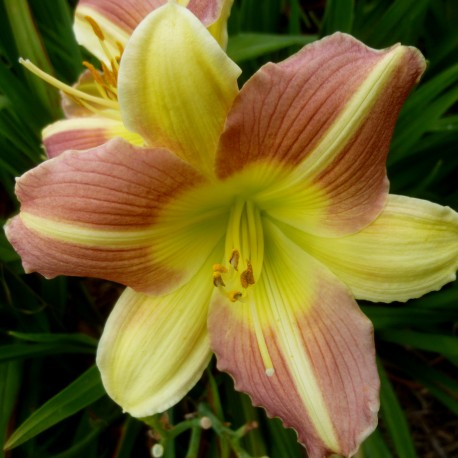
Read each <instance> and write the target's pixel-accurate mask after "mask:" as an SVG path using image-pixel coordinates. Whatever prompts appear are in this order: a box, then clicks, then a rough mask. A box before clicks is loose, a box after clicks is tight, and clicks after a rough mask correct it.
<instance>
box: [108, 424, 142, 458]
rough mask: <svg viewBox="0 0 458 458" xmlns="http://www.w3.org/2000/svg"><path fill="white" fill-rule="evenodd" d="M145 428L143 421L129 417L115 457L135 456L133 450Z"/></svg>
mask: <svg viewBox="0 0 458 458" xmlns="http://www.w3.org/2000/svg"><path fill="white" fill-rule="evenodd" d="M143 428H144V425H143V423H141V422H140V421H138V420H137V419H135V418H132V417H128V418H127V420H126V421H125V422H124V425H123V428H122V432H121V440H120V443H119V446H118V450H117V453H116V457H115V458H131V457H132V456H133V455H132V450H133V448H134V445H135V442H136V441H137V438H138V435H139V434H140V432H141V431H142V429H143Z"/></svg>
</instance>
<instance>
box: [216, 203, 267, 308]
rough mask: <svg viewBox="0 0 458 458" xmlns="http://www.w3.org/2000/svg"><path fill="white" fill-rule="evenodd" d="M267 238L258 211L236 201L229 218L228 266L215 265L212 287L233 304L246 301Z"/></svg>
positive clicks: (226, 248) (249, 205) (227, 238)
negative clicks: (217, 289)
mask: <svg viewBox="0 0 458 458" xmlns="http://www.w3.org/2000/svg"><path fill="white" fill-rule="evenodd" d="M263 253H264V236H263V230H262V221H261V215H260V212H259V209H258V208H257V207H256V206H255V205H254V204H253V202H251V201H249V200H245V199H241V198H237V199H236V201H235V203H234V205H233V207H232V210H231V214H230V216H229V220H228V226H227V232H226V244H225V261H226V262H227V265H225V264H215V265H214V266H213V284H214V285H215V286H216V287H217V288H219V289H220V290H221V292H223V294H224V295H225V296H227V298H228V299H229V300H230V301H231V302H236V301H242V302H245V301H246V300H247V297H248V294H249V288H250V287H252V286H253V285H254V284H255V283H256V281H257V279H258V278H259V275H260V274H261V270H262V262H263Z"/></svg>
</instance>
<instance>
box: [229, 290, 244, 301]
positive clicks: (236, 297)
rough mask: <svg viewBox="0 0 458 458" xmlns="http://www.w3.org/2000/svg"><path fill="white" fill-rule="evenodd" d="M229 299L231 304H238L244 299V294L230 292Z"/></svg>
mask: <svg viewBox="0 0 458 458" xmlns="http://www.w3.org/2000/svg"><path fill="white" fill-rule="evenodd" d="M227 297H228V298H229V300H230V301H231V302H237V301H238V300H239V299H241V297H242V293H241V292H240V291H235V290H234V291H229V292H228V293H227Z"/></svg>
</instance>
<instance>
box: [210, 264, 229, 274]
mask: <svg viewBox="0 0 458 458" xmlns="http://www.w3.org/2000/svg"><path fill="white" fill-rule="evenodd" d="M213 272H219V273H221V274H225V273H227V269H226V267H224V266H223V265H222V264H213Z"/></svg>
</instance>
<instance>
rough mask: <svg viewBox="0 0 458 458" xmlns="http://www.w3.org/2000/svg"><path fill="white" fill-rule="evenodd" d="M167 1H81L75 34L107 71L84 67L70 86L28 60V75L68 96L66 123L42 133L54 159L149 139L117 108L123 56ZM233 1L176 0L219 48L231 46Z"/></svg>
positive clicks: (75, 23) (65, 106) (77, 13)
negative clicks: (121, 141)
mask: <svg viewBox="0 0 458 458" xmlns="http://www.w3.org/2000/svg"><path fill="white" fill-rule="evenodd" d="M167 1H168V0H80V1H79V3H78V6H77V8H76V10H75V22H74V31H75V36H76V38H77V40H78V42H79V43H80V44H81V45H82V46H84V47H86V48H87V49H88V51H90V52H91V53H92V54H93V55H94V56H95V57H96V58H97V59H99V61H100V63H101V68H102V70H101V71H99V70H96V68H95V67H94V66H93V65H92V64H90V63H88V62H84V65H85V66H86V67H87V71H86V72H85V73H83V74H82V75H81V77H80V79H79V81H78V83H77V84H76V85H75V87H68V86H66V85H65V84H63V83H61V82H59V81H57V80H55V79H54V78H52V77H50V76H49V75H46V74H45V73H44V72H42V71H40V70H39V69H38V68H37V67H35V66H34V65H33V64H32V63H31V62H28V61H23V64H24V65H25V66H26V67H27V68H29V70H31V71H33V72H34V73H37V75H38V76H40V77H42V78H43V79H45V80H47V81H49V82H50V83H51V84H54V85H55V86H57V87H58V88H59V89H61V90H62V92H63V103H62V106H63V109H64V113H65V115H66V117H67V119H65V120H62V121H57V122H55V123H53V124H51V125H49V126H47V127H46V128H45V129H44V130H43V144H44V147H45V150H46V153H47V155H48V157H49V158H52V157H55V156H57V155H58V154H60V153H62V152H63V151H66V150H68V149H78V150H84V149H89V148H93V147H95V146H99V145H102V144H103V143H105V142H107V141H108V140H109V139H111V138H115V137H121V138H124V139H125V140H127V141H128V142H129V143H132V144H133V145H136V146H144V139H143V138H142V137H141V136H140V135H137V134H136V133H134V132H131V131H129V130H128V129H126V127H125V125H124V123H123V121H122V119H121V115H120V111H119V103H118V88H117V80H118V71H119V62H120V60H121V56H122V53H123V51H124V48H125V46H126V44H127V41H128V39H129V38H130V35H131V34H132V32H133V30H134V29H135V28H136V27H137V25H138V24H139V23H140V21H141V20H142V19H143V18H144V17H145V16H147V15H148V14H149V13H150V12H152V11H154V10H155V9H157V8H159V7H160V6H162V5H164V4H165V3H167ZM232 2H233V0H176V3H177V4H178V5H182V6H184V7H187V8H188V9H189V10H190V11H192V12H193V13H194V15H195V16H196V17H197V18H199V19H200V21H201V22H202V24H204V25H205V26H206V27H207V29H208V31H209V32H210V33H211V34H212V36H213V38H215V39H216V40H217V41H218V43H219V44H220V46H221V47H222V48H224V49H225V47H226V45H227V28H226V23H227V18H228V16H229V13H230V8H231V5H232ZM185 38H186V37H185Z"/></svg>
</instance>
